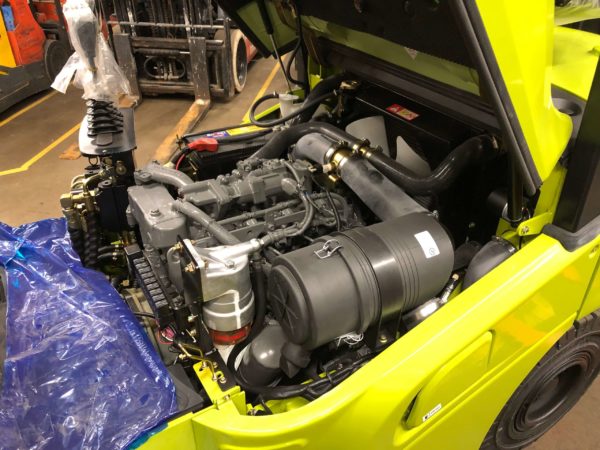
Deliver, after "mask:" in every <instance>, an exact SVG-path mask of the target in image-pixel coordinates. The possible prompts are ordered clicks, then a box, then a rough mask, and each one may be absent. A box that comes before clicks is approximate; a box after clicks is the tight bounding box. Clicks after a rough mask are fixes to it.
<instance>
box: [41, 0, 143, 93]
mask: <svg viewBox="0 0 600 450" xmlns="http://www.w3.org/2000/svg"><path fill="white" fill-rule="evenodd" d="M90 3H91V4H90ZM92 7H93V2H88V1H87V0H67V1H66V2H65V4H64V6H63V12H64V15H65V19H66V21H67V25H68V29H69V38H70V41H71V44H72V45H73V48H74V49H75V53H73V55H71V57H70V58H69V60H68V61H67V63H66V64H65V65H64V67H63V69H62V70H61V71H60V73H59V74H58V75H57V76H56V79H55V80H54V82H53V83H52V87H53V88H54V89H56V90H57V91H59V92H62V93H63V94H64V93H65V92H66V91H67V88H68V87H69V83H70V82H71V80H73V84H74V85H75V86H77V87H79V88H81V89H83V98H85V99H95V100H110V101H113V102H116V101H117V100H118V98H119V96H120V95H122V94H131V88H130V86H129V82H128V81H127V78H125V75H123V72H122V71H121V69H120V68H119V65H118V64H117V62H116V61H115V58H114V55H113V53H112V51H111V49H110V47H109V46H108V44H107V43H106V40H105V39H104V36H103V35H102V33H101V31H100V26H99V25H98V19H97V18H96V16H95V15H94V12H93V10H92Z"/></svg>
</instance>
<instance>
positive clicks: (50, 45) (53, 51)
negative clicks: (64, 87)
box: [44, 40, 71, 82]
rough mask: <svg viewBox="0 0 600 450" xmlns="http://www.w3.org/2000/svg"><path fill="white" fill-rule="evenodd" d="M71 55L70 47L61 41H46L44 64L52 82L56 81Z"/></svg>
mask: <svg viewBox="0 0 600 450" xmlns="http://www.w3.org/2000/svg"><path fill="white" fill-rule="evenodd" d="M69 56H71V51H70V49H69V47H68V46H67V45H66V44H64V43H62V42H61V41H56V40H47V41H46V42H45V43H44V66H45V68H46V75H47V76H48V79H49V80H50V82H53V81H54V79H55V78H56V75H58V73H59V72H60V71H61V69H62V68H63V66H64V65H65V63H66V62H67V60H68V59H69Z"/></svg>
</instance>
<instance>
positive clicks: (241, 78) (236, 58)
mask: <svg viewBox="0 0 600 450" xmlns="http://www.w3.org/2000/svg"><path fill="white" fill-rule="evenodd" d="M231 69H232V70H233V84H234V86H235V92H238V93H239V92H242V91H243V90H244V86H246V78H247V77H248V53H247V51H246V40H245V39H244V34H243V33H242V32H241V31H240V30H231Z"/></svg>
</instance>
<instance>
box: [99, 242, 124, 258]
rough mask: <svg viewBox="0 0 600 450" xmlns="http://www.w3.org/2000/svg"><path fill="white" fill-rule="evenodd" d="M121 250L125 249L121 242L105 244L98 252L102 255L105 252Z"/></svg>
mask: <svg viewBox="0 0 600 450" xmlns="http://www.w3.org/2000/svg"><path fill="white" fill-rule="evenodd" d="M119 250H123V246H122V245H121V244H111V245H105V246H103V247H100V248H99V249H98V254H99V255H101V254H103V253H112V252H116V251H119Z"/></svg>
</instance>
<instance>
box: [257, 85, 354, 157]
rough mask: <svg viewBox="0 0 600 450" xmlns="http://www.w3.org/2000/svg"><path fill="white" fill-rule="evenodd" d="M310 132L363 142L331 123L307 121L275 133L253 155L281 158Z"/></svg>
mask: <svg viewBox="0 0 600 450" xmlns="http://www.w3.org/2000/svg"><path fill="white" fill-rule="evenodd" d="M313 92H314V91H313ZM309 133H319V134H322V135H324V136H326V137H328V138H330V139H331V140H332V141H334V142H346V143H348V144H350V146H352V145H360V144H361V143H362V141H361V140H360V139H357V138H355V137H354V136H352V135H350V134H348V133H346V132H345V131H342V130H341V129H339V128H337V127H336V126H334V125H331V124H329V123H326V122H307V123H301V124H298V125H294V126H291V127H289V128H286V129H285V130H282V131H279V132H277V133H274V134H273V136H272V137H271V139H270V140H269V142H267V143H266V144H265V145H263V146H262V147H261V148H260V149H259V150H257V151H256V152H254V154H253V155H252V157H254V158H264V159H273V158H280V157H281V156H282V155H283V153H285V152H286V151H287V149H288V148H289V147H290V146H291V145H293V144H295V143H296V142H298V140H299V139H300V138H301V137H302V136H304V135H305V134H309Z"/></svg>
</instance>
